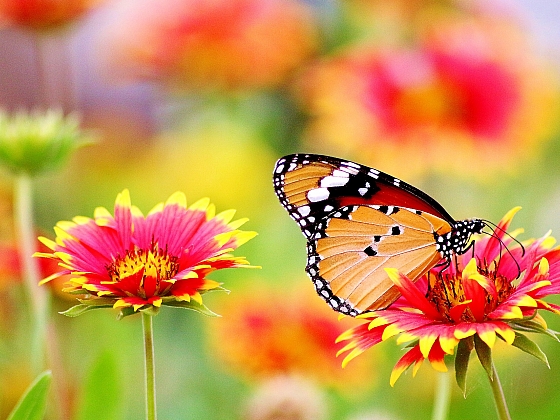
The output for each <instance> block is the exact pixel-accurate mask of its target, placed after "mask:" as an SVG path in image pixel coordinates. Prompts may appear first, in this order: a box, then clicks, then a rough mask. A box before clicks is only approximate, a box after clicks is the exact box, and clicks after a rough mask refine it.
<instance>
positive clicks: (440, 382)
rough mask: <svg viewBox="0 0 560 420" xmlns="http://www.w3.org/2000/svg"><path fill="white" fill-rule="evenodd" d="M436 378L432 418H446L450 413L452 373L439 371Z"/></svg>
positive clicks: (435, 419)
mask: <svg viewBox="0 0 560 420" xmlns="http://www.w3.org/2000/svg"><path fill="white" fill-rule="evenodd" d="M436 380H437V382H436V395H435V396H434V411H433V413H432V420H446V419H447V414H448V413H449V400H450V398H451V375H450V374H449V372H442V373H438V374H437V379H436Z"/></svg>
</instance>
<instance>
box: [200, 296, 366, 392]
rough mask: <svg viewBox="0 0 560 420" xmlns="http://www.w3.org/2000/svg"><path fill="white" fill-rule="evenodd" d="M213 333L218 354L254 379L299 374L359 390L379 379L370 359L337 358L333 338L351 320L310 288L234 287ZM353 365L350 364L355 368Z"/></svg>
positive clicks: (211, 341) (325, 383)
mask: <svg viewBox="0 0 560 420" xmlns="http://www.w3.org/2000/svg"><path fill="white" fill-rule="evenodd" d="M218 312H219V313H220V314H221V315H222V316H223V318H222V319H220V320H217V321H216V320H214V322H213V323H212V328H211V329H210V331H209V333H210V334H211V336H210V344H211V347H212V348H213V349H214V353H215V354H216V355H217V356H218V357H220V358H221V359H222V360H223V361H224V362H225V364H226V365H227V366H228V367H229V368H231V369H232V370H233V371H236V372H238V373H240V374H241V375H243V376H247V377H252V378H256V379H265V378H271V377H276V376H277V375H284V374H285V375H293V374H295V375H301V376H304V377H306V378H308V379H315V380H316V381H317V382H318V383H320V384H323V385H326V386H331V387H335V388H336V387H339V388H346V389H352V390H355V388H356V387H355V386H354V385H358V384H359V385H360V386H359V387H358V388H360V389H366V388H367V387H368V385H372V384H373V383H374V382H375V381H376V378H375V375H373V376H372V374H371V372H374V371H375V369H372V367H371V361H372V360H371V359H368V360H365V364H363V365H361V366H356V368H355V369H354V366H347V367H346V369H344V370H343V369H342V368H341V366H340V364H339V363H337V362H338V361H337V360H336V359H335V357H333V356H334V355H335V354H336V352H337V350H338V349H337V346H336V344H335V340H336V338H337V334H340V333H342V332H343V331H344V330H345V329H346V328H347V327H348V326H349V325H350V326H351V325H354V323H352V320H351V319H342V320H340V321H339V320H338V318H337V315H336V314H335V313H334V312H333V311H332V310H331V309H330V308H329V307H328V306H327V305H325V304H324V303H323V302H322V301H321V300H320V299H318V298H317V296H316V295H315V293H314V291H313V288H311V287H306V288H304V287H297V288H295V289H294V288H293V287H290V290H286V289H264V288H262V287H261V288H260V289H254V288H251V289H250V290H247V291H245V292H233V293H232V294H231V295H230V296H229V297H228V299H227V302H223V305H222V307H219V308H218ZM351 368H352V369H351Z"/></svg>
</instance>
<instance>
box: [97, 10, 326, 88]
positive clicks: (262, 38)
mask: <svg viewBox="0 0 560 420" xmlns="http://www.w3.org/2000/svg"><path fill="white" fill-rule="evenodd" d="M316 43H317V39H316V29H315V27H314V24H313V21H312V18H311V15H310V11H309V10H308V8H307V7H306V6H305V5H304V4H303V3H301V2H299V1H297V0H237V1H233V2H232V1H227V0H167V1H165V2H160V1H156V0H143V1H132V2H128V3H125V4H124V6H123V7H122V8H121V10H120V12H117V13H116V18H115V19H114V20H113V22H112V23H110V24H109V27H108V28H106V31H105V36H104V38H103V39H102V40H101V42H100V54H103V55H104V56H105V57H104V59H105V60H106V61H107V63H108V67H109V71H110V72H111V74H112V75H114V74H115V73H116V74H119V73H121V74H122V75H124V76H125V77H133V78H143V79H159V80H161V79H164V80H166V81H169V80H171V81H174V82H179V83H181V84H184V85H186V86H189V87H194V88H200V87H203V88H216V87H217V88H253V87H266V86H271V85H277V84H279V83H281V82H283V81H284V80H285V78H286V77H287V76H288V75H289V74H290V73H291V72H292V71H293V70H294V69H295V68H296V67H297V66H298V65H300V63H301V62H302V61H303V60H304V59H306V58H307V57H308V56H309V55H310V54H311V53H312V52H313V51H314V50H315V47H316Z"/></svg>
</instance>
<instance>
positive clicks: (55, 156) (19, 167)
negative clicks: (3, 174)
mask: <svg viewBox="0 0 560 420" xmlns="http://www.w3.org/2000/svg"><path fill="white" fill-rule="evenodd" d="M85 137H86V136H85V134H84V133H83V131H82V130H81V129H80V121H79V119H78V117H77V116H76V115H75V114H70V115H68V116H64V114H63V113H62V111H60V110H53V109H49V110H47V111H46V112H39V111H34V112H31V113H28V112H25V111H19V112H17V113H15V114H13V115H9V114H8V113H7V112H4V111H0V164H4V165H5V166H6V167H8V168H9V169H10V170H11V171H13V172H15V173H27V174H29V175H37V174H40V173H43V172H46V171H49V170H52V169H55V168H57V167H59V166H61V165H62V164H63V163H64V162H65V161H66V160H67V158H68V157H69V155H70V153H71V152H72V151H73V150H74V149H76V148H77V147H79V146H81V145H83V144H85V143H86V140H87V139H86V138H85Z"/></svg>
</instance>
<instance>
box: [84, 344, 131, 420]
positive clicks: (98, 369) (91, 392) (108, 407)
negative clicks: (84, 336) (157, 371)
mask: <svg viewBox="0 0 560 420" xmlns="http://www.w3.org/2000/svg"><path fill="white" fill-rule="evenodd" d="M119 378H120V375H119V373H118V365H117V361H116V360H115V356H114V354H113V353H111V352H108V351H106V352H103V353H102V354H101V355H100V356H99V357H98V358H97V360H95V362H94V363H93V366H92V367H91V368H90V370H89V372H88V374H87V377H86V380H85V384H84V387H83V392H82V395H81V398H80V401H79V405H78V410H77V415H76V417H75V419H76V420H98V419H103V420H119V419H121V418H122V416H121V414H122V404H121V402H122V386H121V385H122V384H121V381H120V380H119Z"/></svg>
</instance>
